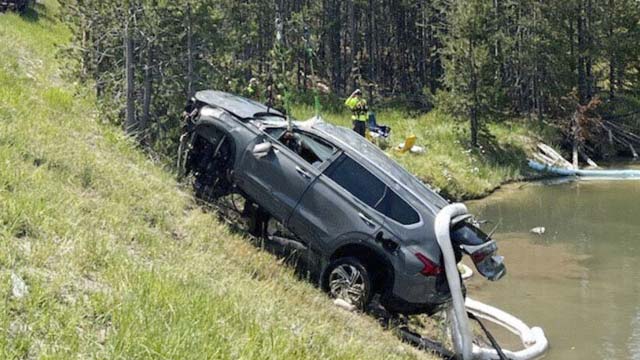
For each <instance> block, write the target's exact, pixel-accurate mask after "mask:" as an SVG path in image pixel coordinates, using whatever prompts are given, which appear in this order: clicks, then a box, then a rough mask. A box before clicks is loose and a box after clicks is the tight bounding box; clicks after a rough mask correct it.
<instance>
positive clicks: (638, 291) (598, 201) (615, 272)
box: [467, 181, 640, 360]
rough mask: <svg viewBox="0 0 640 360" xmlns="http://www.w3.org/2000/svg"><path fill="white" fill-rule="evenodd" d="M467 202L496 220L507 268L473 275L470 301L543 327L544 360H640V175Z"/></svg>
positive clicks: (539, 186)
mask: <svg viewBox="0 0 640 360" xmlns="http://www.w3.org/2000/svg"><path fill="white" fill-rule="evenodd" d="M467 205H468V206H469V208H470V210H472V212H473V213H475V214H476V215H478V217H479V218H481V219H487V220H490V221H492V222H493V223H498V224H499V228H498V231H497V232H496V235H495V238H496V240H497V241H498V245H499V247H500V251H499V252H500V254H501V255H503V256H505V263H506V264H507V269H508V273H507V276H506V277H505V278H503V279H502V280H500V281H498V282H496V283H491V282H489V281H486V280H483V279H481V278H480V277H479V276H477V275H476V276H474V277H473V278H472V280H471V281H469V282H468V284H467V286H468V287H469V294H470V296H471V297H473V298H475V299H477V300H480V301H482V302H485V303H488V304H491V305H493V306H496V307H498V308H500V309H503V310H505V311H507V312H509V313H511V314H513V315H515V316H517V317H519V318H520V319H522V320H523V321H525V322H526V323H527V324H528V325H529V326H540V327H542V328H543V329H544V331H545V333H546V335H547V338H548V339H549V341H550V344H551V349H550V351H549V353H548V355H547V356H546V359H563V360H571V359H581V360H584V359H640V181H578V182H567V183H561V184H555V185H550V184H545V183H526V184H514V185H510V186H507V187H505V188H504V189H502V190H500V191H498V192H496V193H495V194H493V195H491V196H489V197H488V198H486V199H483V200H479V201H473V202H469V203H468V204H467ZM539 226H543V227H545V228H546V232H545V233H544V234H543V235H536V234H533V233H531V232H530V229H532V228H534V227H539ZM487 227H488V228H491V224H488V225H487ZM510 342H511V341H510Z"/></svg>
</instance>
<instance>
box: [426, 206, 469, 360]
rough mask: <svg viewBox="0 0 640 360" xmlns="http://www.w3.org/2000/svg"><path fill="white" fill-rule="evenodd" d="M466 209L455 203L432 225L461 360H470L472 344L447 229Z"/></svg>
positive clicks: (455, 340) (447, 207) (454, 343)
mask: <svg viewBox="0 0 640 360" xmlns="http://www.w3.org/2000/svg"><path fill="white" fill-rule="evenodd" d="M467 212H468V211H467V207H466V206H464V204H460V203H455V204H450V205H447V206H445V207H444V208H442V210H440V212H438V215H436V220H435V223H434V228H435V229H434V230H435V233H436V239H437V240H438V245H439V246H440V249H441V250H442V256H443V259H444V270H445V274H446V276H447V283H448V284H449V290H450V291H451V301H452V303H453V309H452V311H453V314H452V315H453V316H452V320H451V323H452V326H451V327H452V330H453V331H452V337H453V345H454V347H455V351H456V353H457V354H460V355H462V359H463V360H471V359H472V357H471V356H472V351H473V348H472V343H471V330H470V328H469V318H468V317H467V310H466V309H465V306H464V296H463V295H462V285H461V284H460V275H458V267H457V266H456V257H455V255H454V253H453V245H451V237H450V235H449V228H450V224H451V219H452V218H454V217H456V216H460V215H464V214H466V213H467Z"/></svg>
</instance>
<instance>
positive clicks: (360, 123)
mask: <svg viewBox="0 0 640 360" xmlns="http://www.w3.org/2000/svg"><path fill="white" fill-rule="evenodd" d="M344 104H345V105H346V106H347V107H348V108H349V110H351V113H352V115H351V120H352V122H353V131H355V132H357V133H358V134H360V135H361V136H365V132H366V129H367V126H366V121H367V112H368V110H369V108H368V106H367V100H365V99H364V98H363V97H362V91H360V89H356V90H355V91H354V92H353V93H351V95H350V96H349V97H348V98H347V100H345V101H344Z"/></svg>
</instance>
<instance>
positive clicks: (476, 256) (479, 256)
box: [471, 251, 489, 264]
mask: <svg viewBox="0 0 640 360" xmlns="http://www.w3.org/2000/svg"><path fill="white" fill-rule="evenodd" d="M487 255H489V254H488V253H485V252H484V251H477V252H475V253H473V254H471V260H473V263H474V264H478V263H480V262H482V260H484V259H485V258H486V257H487Z"/></svg>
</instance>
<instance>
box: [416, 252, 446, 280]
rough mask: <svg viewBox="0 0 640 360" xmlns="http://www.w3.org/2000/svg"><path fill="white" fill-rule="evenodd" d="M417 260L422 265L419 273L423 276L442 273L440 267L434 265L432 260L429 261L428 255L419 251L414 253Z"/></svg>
mask: <svg viewBox="0 0 640 360" xmlns="http://www.w3.org/2000/svg"><path fill="white" fill-rule="evenodd" d="M415 255H416V257H417V258H418V260H420V262H421V263H422V265H424V267H423V268H422V270H421V271H420V274H422V275H424V276H436V275H439V274H441V273H442V268H441V267H440V266H438V265H436V264H435V263H434V262H433V261H431V260H430V259H429V258H428V257H426V256H424V255H422V254H421V253H416V254H415Z"/></svg>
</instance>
